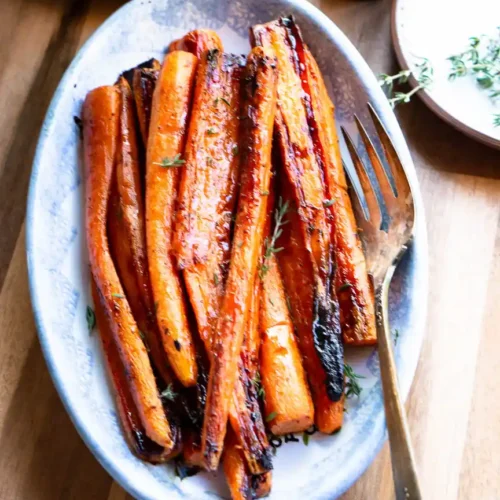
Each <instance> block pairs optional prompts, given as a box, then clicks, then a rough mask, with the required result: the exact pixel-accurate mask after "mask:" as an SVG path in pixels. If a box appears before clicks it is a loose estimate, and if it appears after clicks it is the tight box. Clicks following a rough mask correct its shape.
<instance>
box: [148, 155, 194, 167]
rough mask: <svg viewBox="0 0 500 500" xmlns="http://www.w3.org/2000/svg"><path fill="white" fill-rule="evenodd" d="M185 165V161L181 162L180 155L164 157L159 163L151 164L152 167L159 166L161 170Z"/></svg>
mask: <svg viewBox="0 0 500 500" xmlns="http://www.w3.org/2000/svg"><path fill="white" fill-rule="evenodd" d="M185 163H186V160H183V159H182V158H181V155H180V154H177V155H175V156H174V157H173V158H168V157H165V158H163V160H162V161H161V162H159V161H155V162H153V164H154V165H159V166H160V167H163V168H172V167H174V168H175V167H182V166H183V165H184V164H185Z"/></svg>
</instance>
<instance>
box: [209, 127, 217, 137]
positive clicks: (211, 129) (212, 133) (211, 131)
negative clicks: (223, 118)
mask: <svg viewBox="0 0 500 500" xmlns="http://www.w3.org/2000/svg"><path fill="white" fill-rule="evenodd" d="M216 133H217V131H216V130H215V129H214V128H213V127H208V128H207V134H208V135H215V134H216Z"/></svg>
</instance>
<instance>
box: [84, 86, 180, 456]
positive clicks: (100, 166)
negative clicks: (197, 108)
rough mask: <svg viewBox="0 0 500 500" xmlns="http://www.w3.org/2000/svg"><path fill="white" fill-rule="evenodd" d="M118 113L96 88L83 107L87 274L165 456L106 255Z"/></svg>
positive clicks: (148, 384) (167, 434)
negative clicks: (89, 272)
mask: <svg viewBox="0 0 500 500" xmlns="http://www.w3.org/2000/svg"><path fill="white" fill-rule="evenodd" d="M119 112H120V93H119V90H118V89H117V88H116V87H99V88H97V89H95V90H93V91H91V92H90V93H89V94H88V95H87V98H86V99H85V103H84V105H83V149H84V159H85V167H86V196H87V203H86V234H87V246H88V252H89V260H90V268H91V271H92V275H93V277H94V279H95V281H96V285H97V288H98V290H99V294H100V296H101V297H102V300H103V307H104V310H105V312H106V316H107V317H108V320H109V321H110V324H111V326H112V331H113V336H114V339H115V342H116V345H117V348H118V351H119V353H120V357H121V359H122V362H123V365H124V371H125V373H126V374H127V377H128V379H129V387H130V391H131V393H132V396H133V398H134V402H135V404H136V407H137V412H138V415H139V417H140V420H141V423H142V425H143V426H144V430H145V432H146V435H147V436H148V437H149V438H150V439H152V440H153V441H155V442H156V443H157V444H158V445H160V446H162V447H164V448H165V450H166V452H167V453H168V452H170V451H172V450H173V448H174V444H175V442H174V437H173V434H172V430H171V428H170V425H169V423H168V421H167V419H166V417H165V413H164V411H163V406H162V403H161V400H160V397H159V395H158V390H157V387H156V382H155V377H154V374H153V370H152V368H151V364H150V362H149V358H148V353H147V351H146V348H145V346H144V344H143V342H142V339H141V337H140V335H139V330H138V328H137V324H136V322H135V320H134V317H133V316H132V311H131V310H130V306H129V304H128V301H127V299H126V297H125V294H124V291H123V287H122V285H121V283H120V280H119V278H118V275H117V272H116V269H115V266H114V264H113V260H112V258H111V254H110V251H109V244H108V237H107V230H106V220H107V211H108V202H109V198H110V192H111V180H112V177H113V168H114V164H115V158H116V152H117V139H118V133H119V114H120V113H119Z"/></svg>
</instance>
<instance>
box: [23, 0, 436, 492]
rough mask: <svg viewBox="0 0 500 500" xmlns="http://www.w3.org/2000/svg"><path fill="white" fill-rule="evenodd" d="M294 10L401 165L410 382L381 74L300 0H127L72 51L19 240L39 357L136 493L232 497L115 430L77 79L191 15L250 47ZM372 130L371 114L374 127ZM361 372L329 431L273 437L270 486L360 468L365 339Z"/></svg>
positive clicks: (405, 379) (399, 141)
mask: <svg viewBox="0 0 500 500" xmlns="http://www.w3.org/2000/svg"><path fill="white" fill-rule="evenodd" d="M289 13H293V14H294V15H295V16H296V18H297V20H298V22H299V25H300V27H301V28H302V31H303V34H304V38H305V40H306V42H307V43H308V44H309V46H310V47H311V50H312V52H313V54H314V55H315V56H316V58H317V59H318V62H319V65H320V67H321V69H322V71H323V74H324V76H325V80H326V83H327V86H328V89H329V92H330V94H331V96H332V97H333V100H334V101H335V103H336V105H337V113H338V117H337V118H338V121H339V124H343V125H345V126H346V127H347V128H348V129H349V130H350V131H352V132H353V135H354V128H353V127H352V126H351V121H352V115H353V113H354V112H356V113H357V114H358V116H360V117H361V118H362V119H363V121H365V123H367V124H368V125H369V117H368V113H367V110H366V106H365V104H366V102H367V101H370V102H371V103H372V104H373V105H374V107H375V109H376V110H377V111H378V112H379V114H380V115H381V116H382V118H383V121H384V123H385V125H386V127H387V129H388V130H389V132H390V134H391V136H392V138H393V140H394V142H395V144H396V147H397V149H398V151H399V153H400V154H401V156H402V158H403V160H404V163H405V165H406V168H407V171H408V174H409V176H410V181H411V184H412V187H413V193H414V197H415V205H416V208H417V222H416V237H415V242H414V245H413V246H412V248H411V249H410V251H409V252H408V253H407V255H406V257H405V259H404V261H403V262H402V264H401V265H400V267H399V269H398V272H397V275H396V277H395V279H394V281H393V286H392V291H391V311H390V312H391V320H392V326H393V328H394V329H398V330H399V340H398V343H397V346H396V355H397V364H398V371H399V381H400V384H401V390H402V393H403V395H404V396H406V395H407V393H408V391H409V388H410V385H411V382H412V379H413V374H414V371H415V367H416V364H417V360H418V356H419V352H420V346H421V342H422V336H423V324H424V319H425V313H426V296H427V241H426V233H425V224H424V219H423V211H422V201H421V197H420V193H419V190H418V184H417V179H416V175H415V170H414V168H413V165H412V162H411V158H410V155H409V152H408V149H407V146H406V144H405V141H404V139H403V135H402V133H401V130H400V128H399V126H398V124H397V122H396V119H395V117H394V115H393V113H392V111H391V109H390V107H389V105H388V104H387V102H386V99H385V97H384V95H383V94H382V92H381V91H380V89H379V86H378V84H377V81H376V79H375V77H374V75H373V74H372V72H371V71H370V69H369V68H368V66H367V65H366V63H365V62H364V61H363V59H362V58H361V56H360V55H359V53H358V52H357V51H356V49H355V48H354V47H353V45H352V44H351V43H350V42H349V41H348V39H347V38H346V37H345V36H344V35H343V34H342V33H341V32H340V30H339V29H338V28H337V27H336V26H335V24H334V23H333V22H332V21H330V20H329V19H328V18H327V17H326V16H324V15H323V14H322V13H321V12H320V11H318V10H317V9H316V8H314V7H312V6H311V5H310V4H309V3H307V2H304V1H301V0H279V1H278V0H152V1H140V0H135V1H132V2H130V3H128V4H127V5H125V6H124V7H122V8H121V9H120V10H119V11H118V12H117V13H116V14H114V15H113V16H112V17H111V18H110V19H109V20H108V21H107V22H106V23H105V24H104V25H103V26H102V27H101V28H100V29H99V30H98V31H97V32H96V33H95V35H94V36H93V37H92V38H91V39H90V40H89V42H87V44H86V45H85V47H84V48H83V49H82V50H81V51H80V53H79V54H78V56H77V57H76V58H75V60H74V61H73V63H72V65H71V67H70V68H69V70H68V71H67V73H66V75H65V76H64V78H63V80H62V82H61V84H60V85H59V88H58V89H57V92H56V94H55V96H54V99H53V101H52V104H51V106H50V109H49V111H48V114H47V117H46V120H45V123H44V125H43V128H42V131H41V135H40V142H39V145H38V149H37V153H36V158H35V162H34V166H33V173H32V178H31V186H30V193H29V202H28V219H27V253H28V265H29V278H30V286H31V296H32V302H33V309H34V313H35V317H36V322H37V325H38V332H39V336H40V342H41V345H42V348H43V351H44V353H45V357H46V360H47V365H48V367H49V370H50V372H51V374H52V378H53V380H54V383H55V385H56V387H57V389H58V391H59V394H60V396H61V399H62V400H63V402H64V404H65V406H66V408H67V410H68V413H69V414H70V416H71V418H72V419H73V422H74V424H75V426H76V428H77V429H78V432H79V433H80V435H81V436H82V438H83V439H84V440H85V442H86V443H87V446H88V447H89V448H90V449H91V450H92V452H93V453H94V454H95V456H96V457H97V459H98V460H99V461H100V462H101V464H102V465H103V466H104V467H105V468H106V469H107V470H108V472H109V473H110V474H111V475H112V476H113V477H114V478H115V479H116V480H117V481H118V482H119V483H121V485H122V486H123V487H124V488H126V489H127V490H128V491H129V492H130V493H131V494H132V495H134V496H135V497H137V498H141V499H169V500H176V499H193V500H203V499H208V498H227V497H228V496H229V495H228V490H227V489H226V486H225V484H224V480H223V477H222V474H219V477H217V478H214V477H212V476H211V475H208V474H200V475H198V476H195V477H192V478H189V479H185V480H183V481H181V480H180V479H179V478H177V477H176V476H175V474H174V471H173V468H172V467H171V466H152V465H149V464H146V463H143V462H141V461H139V460H137V459H136V458H134V457H133V456H132V454H131V453H130V452H129V450H128V448H127V445H126V444H125V441H124V439H123V437H122V433H121V430H120V427H119V423H118V420H117V416H116V412H115V407H114V403H113V399H112V396H111V394H110V390H109V385H108V381H107V379H106V375H105V371H104V369H103V362H102V361H103V360H102V354H101V352H100V348H99V342H98V339H97V338H96V336H95V334H94V335H93V336H89V334H88V331H87V324H86V320H85V310H86V306H87V305H88V304H90V303H91V298H90V293H89V271H88V260H87V255H86V250H85V241H84V238H85V237H84V231H83V227H84V226H83V206H84V198H83V186H82V165H81V161H80V151H79V136H78V129H77V127H76V126H75V124H74V123H73V116H74V115H79V114H80V108H81V105H82V102H83V99H84V97H85V95H86V93H87V92H88V91H89V90H90V89H92V88H94V87H96V86H98V85H104V84H111V83H113V82H114V81H115V80H116V77H117V75H118V74H119V73H120V72H122V71H123V70H124V69H127V68H130V67H132V66H134V65H136V64H138V63H140V62H142V61H144V60H146V59H149V58H150V57H152V56H156V57H158V58H161V55H162V52H163V51H164V49H165V48H166V47H167V45H168V44H169V42H170V41H171V40H172V39H174V38H178V37H180V36H182V35H183V34H184V33H185V32H186V31H188V30H191V29H194V28H202V27H209V28H212V29H215V30H217V32H218V33H219V34H220V35H221V37H222V39H223V42H224V45H225V47H226V50H227V51H231V52H247V51H248V49H249V46H248V41H247V40H248V38H247V29H248V27H249V26H250V25H251V24H254V23H259V22H266V21H269V20H271V19H274V18H276V17H278V16H279V15H283V14H289ZM369 130H370V131H373V128H369ZM347 356H348V360H349V362H350V363H351V364H353V365H354V367H355V369H356V371H358V372H360V373H362V374H363V375H364V376H365V377H366V378H365V379H363V380H362V385H363V387H364V391H363V393H362V396H361V398H360V399H359V400H356V401H353V400H350V401H349V403H348V413H346V414H345V425H344V428H343V429H342V431H341V432H340V433H338V434H337V435H335V436H319V435H318V434H316V435H314V436H312V437H311V439H310V441H309V445H308V446H305V445H304V444H303V443H302V440H300V441H299V442H293V443H287V444H284V445H283V446H281V447H280V448H279V450H278V453H277V455H276V458H275V471H274V477H273V490H272V495H271V498H273V499H283V498H286V499H287V500H292V499H305V498H307V499H310V500H313V499H329V500H331V499H332V498H336V497H337V496H338V495H340V494H341V493H342V492H344V491H345V490H346V489H347V488H349V486H350V485H351V484H352V483H353V482H354V481H355V480H356V479H357V478H358V477H359V476H360V475H361V473H362V472H363V471H364V470H365V469H366V467H367V466H368V464H369V463H370V462H371V461H372V459H373V458H374V456H375V454H376V453H377V451H378V450H379V448H380V446H381V444H382V442H383V440H384V437H385V428H384V413H383V405H382V395H381V388H380V382H379V375H378V374H379V371H378V358H377V355H376V352H375V351H374V350H373V349H360V350H356V351H349V352H348V354H347Z"/></svg>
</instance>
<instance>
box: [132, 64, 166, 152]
mask: <svg viewBox="0 0 500 500" xmlns="http://www.w3.org/2000/svg"><path fill="white" fill-rule="evenodd" d="M159 74H160V63H159V62H158V61H157V60H156V59H153V60H152V61H151V67H148V68H141V67H139V68H136V69H135V70H134V74H133V84H132V88H133V91H134V98H135V105H136V107H137V116H138V119H139V127H140V129H141V136H142V141H143V144H145V145H147V143H148V135H149V124H150V122H151V106H152V104H153V93H154V90H155V86H156V82H157V81H158V75H159Z"/></svg>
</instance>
